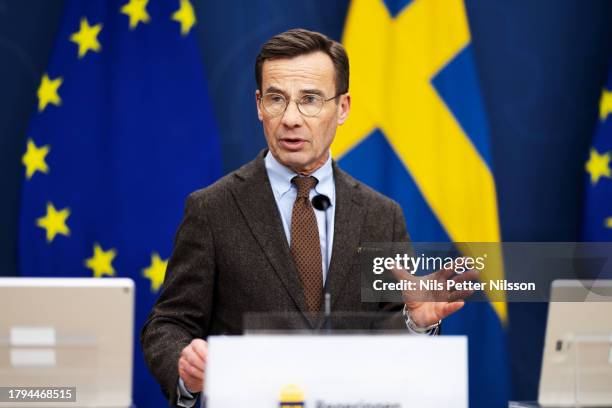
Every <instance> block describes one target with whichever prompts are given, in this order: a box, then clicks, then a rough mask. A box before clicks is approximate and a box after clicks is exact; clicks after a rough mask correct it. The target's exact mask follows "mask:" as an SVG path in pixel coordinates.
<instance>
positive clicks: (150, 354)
mask: <svg viewBox="0 0 612 408" xmlns="http://www.w3.org/2000/svg"><path fill="white" fill-rule="evenodd" d="M196 194H200V193H194V194H192V195H190V196H189V197H188V199H187V202H186V205H185V213H184V216H183V220H182V222H181V224H180V226H179V229H178V232H177V234H176V238H175V242H174V248H173V251H172V256H171V257H170V261H169V263H168V267H167V270H166V276H165V279H164V284H163V286H162V290H161V293H160V295H159V298H158V299H157V302H156V303H155V305H154V306H153V309H152V311H151V313H150V314H149V317H148V319H147V321H146V323H145V325H144V327H143V328H142V331H141V335H140V343H141V346H142V350H143V354H144V359H145V361H146V363H147V365H148V367H149V370H150V371H151V373H152V374H153V376H154V377H155V378H156V379H157V381H158V382H159V384H160V385H161V388H162V391H163V393H164V395H165V396H166V398H168V400H169V402H170V404H171V405H173V406H174V405H176V404H177V398H178V395H177V384H178V379H179V375H178V360H179V356H180V352H181V350H182V349H183V348H184V347H185V346H187V345H188V344H189V343H190V342H191V340H193V339H194V338H206V336H207V333H208V325H209V322H210V316H211V308H212V300H213V299H212V298H213V288H214V282H215V262H214V259H215V254H214V242H213V236H212V232H211V226H210V224H209V222H208V220H207V212H206V206H205V199H204V197H203V196H201V195H200V196H198V195H196Z"/></svg>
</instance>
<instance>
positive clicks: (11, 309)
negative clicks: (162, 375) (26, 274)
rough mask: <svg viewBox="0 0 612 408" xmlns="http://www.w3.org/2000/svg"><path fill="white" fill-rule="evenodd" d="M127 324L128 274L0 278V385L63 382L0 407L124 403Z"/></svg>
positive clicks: (128, 370) (128, 392)
mask: <svg viewBox="0 0 612 408" xmlns="http://www.w3.org/2000/svg"><path fill="white" fill-rule="evenodd" d="M133 330H134V282H133V281H132V280H131V279H119V278H113V279H94V278H0V386H2V387H11V388H14V389H25V388H26V387H28V388H30V387H52V388H56V387H57V388H58V391H59V388H60V387H62V388H61V389H62V390H63V392H62V391H60V392H57V393H55V396H56V397H58V399H54V400H53V401H54V402H51V400H50V399H48V397H49V396H51V397H53V396H54V395H53V393H44V394H41V393H38V394H36V393H30V394H29V396H25V395H24V394H23V392H22V391H20V392H19V396H20V397H22V398H23V397H25V398H30V397H32V399H28V401H31V402H27V403H25V404H24V403H21V402H19V403H16V402H17V401H15V400H13V402H0V407H5V406H6V407H8V406H11V407H15V406H22V405H23V406H26V405H27V406H29V407H31V406H43V407H49V408H51V407H59V406H62V407H66V406H71V407H107V408H115V407H116V408H127V407H129V406H130V405H131V397H132V358H133ZM66 387H67V388H72V390H71V391H70V392H68V391H67V390H66ZM8 392H9V391H8V390H7V389H4V390H3V396H2V399H5V400H6V399H7V398H9V396H8V394H7V393H8ZM11 394H12V398H14V397H15V396H17V394H16V393H15V391H12V392H11ZM68 394H70V395H71V398H72V399H74V400H76V401H75V402H70V399H68ZM73 395H74V398H73V397H72V396H73ZM41 399H42V400H41ZM62 399H64V400H62Z"/></svg>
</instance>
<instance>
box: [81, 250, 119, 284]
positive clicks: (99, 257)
mask: <svg viewBox="0 0 612 408" xmlns="http://www.w3.org/2000/svg"><path fill="white" fill-rule="evenodd" d="M115 256H117V251H115V250H114V249H113V248H111V249H109V250H108V251H105V250H103V249H102V247H101V246H100V245H99V244H97V243H96V244H94V248H93V255H92V257H91V258H87V259H86V260H85V266H86V267H87V268H89V269H91V270H92V271H93V275H94V277H95V278H101V277H102V276H104V275H108V276H115V268H113V259H115Z"/></svg>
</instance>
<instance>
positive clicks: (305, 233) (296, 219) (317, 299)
mask: <svg viewBox="0 0 612 408" xmlns="http://www.w3.org/2000/svg"><path fill="white" fill-rule="evenodd" d="M291 182H292V183H293V184H295V185H296V187H297V189H298V193H297V197H296V198H295V203H294V204H293V212H292V213H291V255H292V256H293V261H294V262H295V266H296V268H297V270H298V273H299V275H300V279H301V281H302V286H303V288H304V296H305V298H306V305H307V306H308V310H309V311H310V312H313V313H318V312H319V311H320V310H321V298H322V297H323V271H322V270H321V243H320V242H319V228H318V227H317V218H316V216H315V213H314V210H313V208H312V205H311V204H310V200H309V199H308V195H309V193H310V190H311V189H312V188H313V187H314V186H315V185H316V184H317V183H318V180H317V179H316V178H314V177H312V176H310V177H299V176H298V177H294V178H293V179H292V180H291Z"/></svg>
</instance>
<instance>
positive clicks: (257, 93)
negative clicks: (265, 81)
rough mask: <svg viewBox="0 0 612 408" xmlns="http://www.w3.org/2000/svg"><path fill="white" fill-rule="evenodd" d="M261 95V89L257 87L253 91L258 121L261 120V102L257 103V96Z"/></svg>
mask: <svg viewBox="0 0 612 408" xmlns="http://www.w3.org/2000/svg"><path fill="white" fill-rule="evenodd" d="M260 97H261V91H260V90H259V89H258V90H256V91H255V106H257V117H258V118H259V121H260V122H261V121H263V112H262V111H261V104H260V103H259V98H260Z"/></svg>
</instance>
